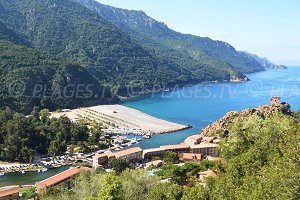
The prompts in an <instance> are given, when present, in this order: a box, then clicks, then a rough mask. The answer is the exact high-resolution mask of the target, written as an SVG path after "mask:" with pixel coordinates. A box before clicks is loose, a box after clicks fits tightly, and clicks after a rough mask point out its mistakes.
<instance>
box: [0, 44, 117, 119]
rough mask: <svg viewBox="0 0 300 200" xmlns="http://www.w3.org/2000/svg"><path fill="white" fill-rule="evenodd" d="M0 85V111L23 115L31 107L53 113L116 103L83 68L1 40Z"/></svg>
mask: <svg viewBox="0 0 300 200" xmlns="http://www.w3.org/2000/svg"><path fill="white" fill-rule="evenodd" d="M0 85H1V96H0V107H5V106H9V107H11V108H13V109H15V110H19V111H22V112H25V113H28V112H30V111H31V110H32V109H33V108H34V107H37V108H41V109H42V108H49V109H52V110H53V109H57V108H72V107H77V106H82V105H89V104H95V103H105V102H106V103H109V101H116V99H115V100H114V99H111V97H112V95H111V94H110V91H109V90H104V89H103V88H102V87H100V83H99V82H98V81H97V80H96V79H95V78H94V77H93V76H92V75H90V73H89V72H88V71H87V70H86V69H85V68H82V67H80V66H78V65H73V64H68V63H67V62H66V61H64V60H61V59H57V58H55V57H53V56H49V55H47V54H43V53H39V52H37V51H35V50H33V49H30V48H27V47H24V46H19V45H15V44H14V43H11V42H8V41H4V40H0ZM97 95H98V96H99V97H97V98H96V96H97ZM100 95H103V96H100ZM102 97H103V98H102Z"/></svg>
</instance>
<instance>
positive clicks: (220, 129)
mask: <svg viewBox="0 0 300 200" xmlns="http://www.w3.org/2000/svg"><path fill="white" fill-rule="evenodd" d="M290 108H291V107H290V105H289V104H288V103H285V102H282V103H280V97H272V99H271V104H270V105H261V106H258V107H256V108H248V109H245V110H243V111H241V112H237V111H231V112H228V113H227V114H226V115H225V116H224V117H222V118H220V119H218V120H217V121H215V122H214V123H212V124H210V125H208V126H207V127H205V128H204V129H203V130H202V132H201V135H203V136H213V135H216V134H217V135H222V136H225V137H226V136H228V134H229V128H230V127H231V125H233V124H234V123H236V122H238V121H240V120H243V119H244V118H246V117H248V116H249V115H257V116H259V117H261V118H265V117H267V116H270V115H271V114H273V113H274V112H281V113H283V114H285V115H290V114H291V113H292V112H291V110H290Z"/></svg>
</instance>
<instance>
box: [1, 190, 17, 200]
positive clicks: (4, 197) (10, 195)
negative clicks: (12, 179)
mask: <svg viewBox="0 0 300 200" xmlns="http://www.w3.org/2000/svg"><path fill="white" fill-rule="evenodd" d="M19 189H20V188H19V187H7V188H3V189H1V188H0V200H17V199H20V194H19Z"/></svg>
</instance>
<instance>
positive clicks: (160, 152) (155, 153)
mask: <svg viewBox="0 0 300 200" xmlns="http://www.w3.org/2000/svg"><path fill="white" fill-rule="evenodd" d="M165 152H166V150H165V149H164V148H153V149H145V150H144V151H143V159H148V160H151V159H152V158H153V157H160V158H163V157H164V155H165Z"/></svg>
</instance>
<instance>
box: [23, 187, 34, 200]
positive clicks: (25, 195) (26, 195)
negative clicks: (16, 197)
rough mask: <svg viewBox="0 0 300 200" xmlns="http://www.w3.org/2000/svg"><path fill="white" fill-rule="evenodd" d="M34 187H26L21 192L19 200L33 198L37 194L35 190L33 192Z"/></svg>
mask: <svg viewBox="0 0 300 200" xmlns="http://www.w3.org/2000/svg"><path fill="white" fill-rule="evenodd" d="M35 189H36V188H35V187H31V188H29V189H26V190H25V191H24V192H23V193H22V198H21V200H27V199H33V198H35V197H36V196H37V194H36V192H35Z"/></svg>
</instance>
